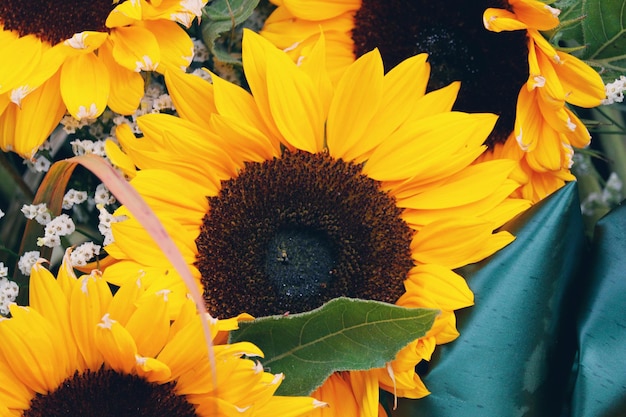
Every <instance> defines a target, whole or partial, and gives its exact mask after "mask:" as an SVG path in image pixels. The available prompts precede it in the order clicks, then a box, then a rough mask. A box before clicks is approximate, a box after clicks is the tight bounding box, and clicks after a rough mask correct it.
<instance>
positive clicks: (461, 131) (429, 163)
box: [363, 112, 497, 181]
mask: <svg viewBox="0 0 626 417" xmlns="http://www.w3.org/2000/svg"><path fill="white" fill-rule="evenodd" d="M496 119H497V117H496V116H495V115H492V114H486V113H482V114H481V113H475V114H467V113H457V112H451V113H442V114H436V115H434V116H431V117H428V118H426V119H420V120H414V121H411V122H408V123H405V124H403V125H402V126H400V127H399V128H398V130H396V131H395V132H394V133H393V134H392V135H391V136H390V137H389V138H388V139H387V140H386V141H385V142H383V143H382V144H381V145H380V146H379V147H378V148H376V149H375V150H374V152H373V153H372V155H371V157H370V158H369V160H368V161H367V163H366V164H365V166H364V167H363V172H364V173H365V174H366V175H368V176H369V177H371V178H373V179H375V180H379V181H398V180H404V179H407V178H412V177H413V176H415V175H417V174H418V173H424V172H428V171H429V170H431V169H436V166H437V165H441V164H442V163H444V162H446V157H445V155H446V154H447V155H450V154H454V153H456V151H458V150H460V149H462V148H466V147H469V149H472V148H477V147H480V146H481V145H480V144H481V143H482V142H483V141H484V140H485V138H486V137H487V135H488V134H489V132H491V129H492V128H493V125H494V124H495V121H496ZM442 138H445V140H442Z"/></svg>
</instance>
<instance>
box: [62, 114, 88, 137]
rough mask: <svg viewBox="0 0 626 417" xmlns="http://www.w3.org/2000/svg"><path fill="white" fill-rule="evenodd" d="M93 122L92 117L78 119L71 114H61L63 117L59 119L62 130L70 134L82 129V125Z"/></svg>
mask: <svg viewBox="0 0 626 417" xmlns="http://www.w3.org/2000/svg"><path fill="white" fill-rule="evenodd" d="M93 122H94V120H93V119H89V118H82V119H80V120H78V119H75V118H74V117H73V116H71V115H69V114H67V115H65V116H63V118H62V119H61V126H63V130H64V131H65V132H66V133H68V134H71V133H76V131H77V130H78V129H82V128H83V127H85V126H88V125H89V124H91V123H93Z"/></svg>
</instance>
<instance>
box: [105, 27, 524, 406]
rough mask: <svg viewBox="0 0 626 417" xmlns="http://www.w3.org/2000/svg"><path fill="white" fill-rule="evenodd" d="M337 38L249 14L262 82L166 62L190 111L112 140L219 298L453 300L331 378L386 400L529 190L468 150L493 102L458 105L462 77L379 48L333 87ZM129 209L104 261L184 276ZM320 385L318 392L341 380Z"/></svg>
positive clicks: (220, 304) (442, 335) (254, 65)
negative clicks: (311, 37) (329, 46)
mask: <svg viewBox="0 0 626 417" xmlns="http://www.w3.org/2000/svg"><path fill="white" fill-rule="evenodd" d="M324 48H325V44H324V39H323V37H321V38H320V41H319V42H318V43H317V44H315V45H314V46H313V49H312V51H311V54H310V55H309V56H308V57H307V58H306V59H304V60H302V61H301V62H300V63H299V65H296V64H295V63H293V62H292V61H291V60H290V58H289V57H288V56H287V55H286V54H284V53H283V52H282V51H280V50H278V49H277V48H275V47H274V46H273V45H271V44H270V43H269V42H268V41H267V40H265V39H263V38H262V37H260V36H259V35H257V34H255V33H254V32H250V31H245V33H244V38H243V65H244V71H245V74H246V77H247V82H248V85H249V86H250V89H251V92H252V94H250V93H248V92H247V91H245V90H244V89H242V88H241V87H238V86H236V85H234V84H231V83H229V82H226V81H224V80H222V79H220V78H219V77H217V76H215V75H213V76H212V79H213V83H212V84H211V83H209V82H206V81H204V80H203V79H201V78H200V77H196V76H194V75H190V74H185V73H182V72H169V71H168V72H166V74H165V79H166V83H167V86H168V89H169V91H170V95H171V96H172V99H173V100H174V102H175V105H176V108H177V110H178V111H179V113H180V114H181V115H182V117H175V116H170V115H164V114H151V115H145V116H142V117H140V118H139V119H138V123H139V126H140V129H141V131H142V132H143V136H142V137H141V138H136V137H135V136H134V135H133V133H132V132H131V131H130V129H128V128H127V127H125V126H120V127H119V128H118V130H117V131H116V133H117V138H118V140H119V142H120V144H121V146H122V148H123V150H124V153H123V152H122V151H121V150H120V149H119V148H116V147H115V146H113V144H112V143H109V146H108V149H109V155H110V157H111V158H112V160H113V161H114V162H115V163H116V164H117V165H118V166H119V167H120V168H122V169H123V170H124V171H125V172H126V173H127V175H129V176H130V177H132V180H131V184H132V185H133V186H134V187H135V188H136V190H137V191H138V192H139V193H140V194H141V195H142V196H143V197H144V198H145V199H146V201H147V203H148V204H149V205H150V206H151V207H152V208H153V209H154V210H155V212H156V214H157V216H158V217H159V218H160V220H161V221H162V223H163V225H164V227H165V228H166V230H168V232H169V233H170V235H171V236H172V237H173V239H174V240H175V242H176V243H177V245H178V247H179V249H180V250H181V253H182V254H183V256H184V257H185V259H186V260H187V262H188V264H189V266H190V268H191V269H192V271H193V273H194V274H195V276H196V277H197V279H198V281H199V283H200V284H201V285H202V286H203V287H204V296H205V299H206V302H207V305H208V307H209V311H210V312H211V313H212V314H216V315H226V316H230V315H232V314H233V313H234V314H235V315H237V314H240V313H242V312H246V313H249V314H252V315H253V316H257V317H259V316H268V315H276V314H284V313H287V312H289V313H297V312H302V311H308V310H310V309H313V308H316V307H319V306H320V305H321V304H323V303H324V302H326V301H328V300H330V299H333V298H335V297H339V296H348V297H353V298H361V299H373V300H379V301H383V302H389V303H396V304H398V305H401V306H406V307H430V308H437V309H439V310H441V311H442V313H441V315H440V316H439V317H438V318H437V319H436V322H435V324H434V326H433V328H432V329H431V331H430V332H429V333H428V334H427V335H426V336H425V337H423V338H421V339H419V340H415V341H414V342H412V343H411V344H410V345H409V346H407V347H406V348H405V349H403V350H402V351H401V352H400V353H399V354H398V356H397V358H396V359H395V360H394V361H393V363H392V364H391V365H390V366H389V367H388V368H386V369H376V370H371V371H368V372H354V373H349V377H345V376H344V377H342V379H341V380H340V379H338V378H339V377H338V376H337V377H335V378H333V381H334V382H336V383H337V384H338V385H339V386H343V387H348V388H346V389H349V390H350V391H351V392H353V393H354V394H353V397H355V398H356V400H355V407H357V409H367V410H370V411H371V412H372V413H374V412H375V411H376V410H377V409H378V408H377V407H378V389H379V387H382V388H384V389H387V390H389V391H390V392H394V393H396V394H397V395H400V396H404V397H410V398H418V397H422V396H424V395H426V394H427V393H428V391H427V390H426V388H425V387H424V385H423V384H422V382H421V380H420V378H419V376H418V375H417V374H416V373H415V365H416V364H417V363H418V362H420V361H421V360H428V359H429V358H430V356H431V354H432V352H433V350H434V348H435V345H436V344H440V343H446V342H449V341H451V340H453V339H455V338H456V337H457V335H458V333H457V331H456V328H455V316H454V310H456V309H459V308H463V307H467V306H469V305H471V304H472V302H473V295H472V293H471V291H470V289H469V288H468V286H467V284H466V282H465V281H464V280H463V278H462V277H461V276H459V275H458V274H456V273H454V272H453V271H452V269H453V268H457V267H460V266H462V265H466V264H469V263H473V262H476V261H479V260H481V259H483V258H485V257H486V256H488V255H490V254H492V253H494V252H495V251H497V250H499V249H500V248H502V247H503V246H505V245H507V244H508V243H509V242H511V240H512V239H513V237H512V236H511V235H510V234H508V233H506V232H498V233H493V231H494V230H495V229H496V228H498V227H499V226H501V225H502V224H503V223H504V222H506V221H507V220H509V219H510V218H512V217H513V216H515V215H516V214H518V213H519V212H521V211H523V210H524V209H526V208H527V207H528V206H529V202H527V201H525V200H521V199H512V198H507V197H508V196H509V195H510V193H511V192H512V191H513V190H514V189H515V188H517V187H518V186H519V184H518V183H517V182H515V181H513V180H511V179H509V178H508V177H509V174H510V172H511V171H512V170H513V169H514V167H515V162H514V161H509V160H504V159H503V160H495V161H488V162H484V163H479V164H474V165H472V161H474V160H475V159H476V157H477V156H478V155H480V154H481V153H482V152H484V151H485V149H486V146H484V145H482V142H483V141H484V139H485V137H486V136H487V135H488V134H489V131H490V130H491V129H492V127H493V125H494V123H495V122H496V119H497V117H496V116H494V115H492V114H485V113H480V114H479V113H476V114H466V113H461V112H452V111H450V108H451V107H452V104H453V103H454V100H455V98H456V94H457V91H458V87H459V85H458V83H452V84H451V85H449V86H447V87H444V88H442V89H439V90H436V91H433V92H431V93H429V94H425V90H426V84H427V82H428V75H429V65H428V63H426V55H418V56H414V57H412V58H409V59H407V60H405V61H403V62H402V63H400V64H399V65H398V66H397V67H395V68H394V69H392V70H391V71H389V72H388V73H387V74H386V75H385V74H384V70H383V63H382V59H381V56H380V54H379V53H378V51H377V50H374V51H372V52H370V53H367V54H365V55H363V56H362V57H361V58H359V59H358V60H356V61H355V62H354V63H353V64H352V65H351V66H350V67H349V68H348V69H347V70H346V73H345V75H344V77H343V78H341V80H340V81H339V82H338V84H337V86H336V87H334V86H333V85H332V83H331V81H330V78H329V75H328V73H327V72H326V71H325V70H324V68H326V65H325V62H324V60H325V57H326V52H325V49H324ZM200 104H202V105H200ZM135 166H136V167H138V168H139V169H138V170H136V169H135ZM116 215H125V216H127V217H129V218H128V219H127V220H125V221H122V222H118V223H115V224H114V225H112V228H113V236H114V243H112V244H110V245H108V246H107V248H106V249H107V251H108V253H109V254H110V255H111V256H112V257H113V258H115V259H117V260H118V262H116V263H115V264H113V265H112V266H110V267H108V268H107V269H106V271H105V273H104V276H105V278H106V279H109V280H110V281H111V282H114V283H118V284H121V283H122V281H123V280H124V279H125V278H124V277H126V276H128V275H127V274H129V273H133V271H135V273H136V271H137V269H142V270H143V271H144V273H146V274H153V275H155V276H158V277H172V276H175V275H176V274H175V271H173V268H172V267H171V265H170V264H169V263H168V262H167V261H166V260H164V259H163V258H162V256H161V255H160V254H159V252H158V250H157V248H156V246H155V244H154V243H152V241H151V240H150V238H149V236H148V235H147V234H146V233H145V231H143V229H142V228H141V226H140V225H139V223H138V222H137V220H136V219H133V218H132V216H131V215H130V213H129V212H128V210H127V209H126V208H125V207H124V206H122V207H121V208H120V209H118V211H117V212H116ZM139 247H140V248H141V251H137V248H139ZM146 266H150V267H149V268H147V267H146ZM169 279H171V278H169ZM156 281H157V279H155V282H156ZM235 312H236V313H235ZM325 387H326V384H325V385H323V386H322V387H321V388H320V391H319V392H320V393H322V398H324V395H325V394H324V392H326V393H329V392H331V393H332V392H333V390H332V389H326V388H325ZM331 397H332V395H331ZM333 398H334V397H333ZM346 398H347V397H346ZM331 400H332V398H331ZM324 401H326V399H324ZM332 407H333V406H332V404H331V409H332ZM329 410H330V409H329ZM330 412H331V413H332V410H331V411H330Z"/></svg>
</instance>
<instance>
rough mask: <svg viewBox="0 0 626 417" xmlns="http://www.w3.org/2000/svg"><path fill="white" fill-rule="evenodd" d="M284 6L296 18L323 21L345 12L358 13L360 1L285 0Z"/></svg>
mask: <svg viewBox="0 0 626 417" xmlns="http://www.w3.org/2000/svg"><path fill="white" fill-rule="evenodd" d="M283 6H284V7H285V8H287V9H288V10H289V11H290V12H291V13H293V15H294V16H297V17H303V18H304V17H306V19H308V20H322V19H329V18H331V17H335V16H338V15H340V14H342V13H345V12H353V11H357V10H358V9H359V7H360V6H361V2H360V1H359V0H309V1H298V0H283Z"/></svg>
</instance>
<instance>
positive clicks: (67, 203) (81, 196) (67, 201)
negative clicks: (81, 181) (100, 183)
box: [63, 188, 87, 210]
mask: <svg viewBox="0 0 626 417" xmlns="http://www.w3.org/2000/svg"><path fill="white" fill-rule="evenodd" d="M85 201H87V192H86V191H76V190H75V189H73V188H70V190H69V191H68V192H66V193H65V195H64V196H63V209H64V210H69V209H71V208H72V207H74V204H81V203H83V202H85Z"/></svg>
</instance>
